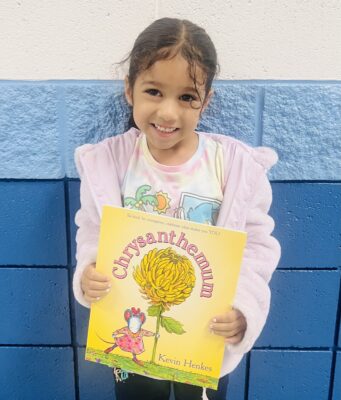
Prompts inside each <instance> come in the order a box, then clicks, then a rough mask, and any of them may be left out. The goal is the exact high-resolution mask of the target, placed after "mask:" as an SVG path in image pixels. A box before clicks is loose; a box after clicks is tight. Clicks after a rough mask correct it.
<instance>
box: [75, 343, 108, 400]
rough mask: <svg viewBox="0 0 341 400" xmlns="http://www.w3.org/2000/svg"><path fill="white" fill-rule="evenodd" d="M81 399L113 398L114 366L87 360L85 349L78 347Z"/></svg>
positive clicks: (106, 399)
mask: <svg viewBox="0 0 341 400" xmlns="http://www.w3.org/2000/svg"><path fill="white" fill-rule="evenodd" d="M77 353H78V379H79V382H78V386H79V400H93V399H100V400H113V399H114V398H115V395H114V376H113V371H112V368H110V367H107V366H106V365H102V364H96V363H93V362H90V361H86V360H85V349H84V348H78V349H77Z"/></svg>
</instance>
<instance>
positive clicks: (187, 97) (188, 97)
mask: <svg viewBox="0 0 341 400" xmlns="http://www.w3.org/2000/svg"><path fill="white" fill-rule="evenodd" d="M180 100H182V101H186V102H189V103H191V102H192V101H196V100H197V98H196V97H194V96H192V95H191V94H183V95H182V96H180Z"/></svg>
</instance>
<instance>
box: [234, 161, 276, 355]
mask: <svg viewBox="0 0 341 400" xmlns="http://www.w3.org/2000/svg"><path fill="white" fill-rule="evenodd" d="M254 188H255V189H254V190H253V194H252V196H251V199H250V200H249V207H248V211H247V213H246V220H245V231H246V232H247V234H248V237H247V243H246V247H245V250H244V257H243V262H242V265H241V272H240V277H239V281H238V286H237V292H236V296H235V301H234V304H233V307H234V308H236V309H238V310H240V311H241V312H242V313H243V314H244V316H245V318H246V321H247V329H246V332H245V335H244V338H243V340H242V341H241V342H240V343H238V344H237V345H230V346H229V350H230V351H231V352H236V353H246V352H247V351H249V350H250V349H251V348H252V346H253V345H254V343H255V341H256V340H257V338H258V336H259V335H260V333H261V331H262V329H263V327H264V324H265V322H266V319H267V316H268V313H269V306H270V296H271V294H270V289H269V281H270V279H271V276H272V274H273V272H274V270H275V269H276V267H277V264H278V261H279V258H280V252H281V250H280V245H279V243H278V241H277V240H276V239H275V238H274V237H273V236H271V233H272V231H273V229H274V221H273V219H272V218H271V217H270V216H269V215H268V211H269V208H270V205H271V202H272V191H271V186H270V182H269V180H268V178H267V176H266V169H263V170H262V173H261V174H260V176H259V178H258V181H257V182H255V185H254Z"/></svg>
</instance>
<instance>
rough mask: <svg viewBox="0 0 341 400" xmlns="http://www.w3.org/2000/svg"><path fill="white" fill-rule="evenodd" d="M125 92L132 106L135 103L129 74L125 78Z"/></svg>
mask: <svg viewBox="0 0 341 400" xmlns="http://www.w3.org/2000/svg"><path fill="white" fill-rule="evenodd" d="M124 94H125V96H126V99H127V102H128V104H130V105H131V106H132V105H133V91H132V89H131V87H130V85H129V80H128V76H126V77H125V79H124Z"/></svg>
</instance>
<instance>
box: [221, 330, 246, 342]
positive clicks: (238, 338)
mask: <svg viewBox="0 0 341 400" xmlns="http://www.w3.org/2000/svg"><path fill="white" fill-rule="evenodd" d="M243 337H244V332H243V333H238V334H237V335H235V336H232V337H229V338H228V339H226V340H225V342H226V343H228V344H237V343H239V342H241V341H242V339H243Z"/></svg>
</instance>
